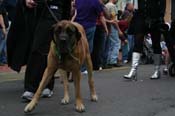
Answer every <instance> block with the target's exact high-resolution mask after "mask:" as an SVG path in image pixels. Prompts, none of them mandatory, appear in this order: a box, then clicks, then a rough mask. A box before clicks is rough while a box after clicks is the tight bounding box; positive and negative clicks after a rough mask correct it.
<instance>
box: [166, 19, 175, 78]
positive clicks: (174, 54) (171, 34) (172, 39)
mask: <svg viewBox="0 0 175 116" xmlns="http://www.w3.org/2000/svg"><path fill="white" fill-rule="evenodd" d="M165 41H166V45H167V47H168V51H169V54H170V59H171V63H170V65H169V67H168V72H169V75H170V76H171V77H174V76H175V20H173V21H172V23H171V28H170V30H169V31H168V32H167V35H166V40H165Z"/></svg>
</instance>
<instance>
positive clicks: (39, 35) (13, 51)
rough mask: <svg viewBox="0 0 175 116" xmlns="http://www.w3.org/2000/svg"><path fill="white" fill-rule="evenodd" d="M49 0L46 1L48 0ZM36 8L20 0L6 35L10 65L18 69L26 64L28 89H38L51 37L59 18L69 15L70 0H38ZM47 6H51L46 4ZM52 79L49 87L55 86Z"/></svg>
mask: <svg viewBox="0 0 175 116" xmlns="http://www.w3.org/2000/svg"><path fill="white" fill-rule="evenodd" d="M46 1H47V2H46ZM36 2H37V4H38V5H37V7H36V8H32V9H30V8H27V7H26V5H25V0H18V2H17V6H16V15H15V18H14V21H13V22H12V24H11V28H10V30H9V34H8V37H7V55H8V65H9V67H11V68H12V69H13V70H15V71H17V72H19V71H20V70H21V67H22V66H24V65H27V68H26V73H25V90H26V91H30V92H35V91H36V89H37V88H38V85H39V82H40V81H41V78H42V75H43V73H44V70H45V68H46V66H47V55H48V52H49V47H50V42H51V39H52V38H51V37H50V30H51V28H52V25H53V24H55V23H56V20H55V19H54V18H53V15H51V12H49V9H50V10H51V11H52V13H54V16H56V17H57V19H58V20H64V19H69V18H70V9H71V0H37V1H36ZM47 5H48V7H47ZM48 8H49V9H48ZM53 80H54V79H52V81H51V84H50V86H48V88H50V89H53Z"/></svg>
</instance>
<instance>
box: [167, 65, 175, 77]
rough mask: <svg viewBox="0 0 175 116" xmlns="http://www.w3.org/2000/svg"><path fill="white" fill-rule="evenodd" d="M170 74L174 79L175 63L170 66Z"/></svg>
mask: <svg viewBox="0 0 175 116" xmlns="http://www.w3.org/2000/svg"><path fill="white" fill-rule="evenodd" d="M168 72H169V75H170V76H171V77H174V76H175V63H171V64H170V65H169V69H168Z"/></svg>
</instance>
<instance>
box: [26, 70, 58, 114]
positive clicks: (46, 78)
mask: <svg viewBox="0 0 175 116" xmlns="http://www.w3.org/2000/svg"><path fill="white" fill-rule="evenodd" d="M50 71H51V70H49V69H48V68H46V70H45V72H44V76H43V78H42V80H41V83H40V85H39V88H38V89H37V91H36V93H35V95H34V97H33V99H32V101H31V102H30V103H29V104H28V105H27V106H26V107H25V109H24V112H25V113H27V112H31V111H32V110H34V108H35V106H36V105H37V103H38V101H39V98H40V96H41V93H42V91H43V89H44V88H45V86H46V85H47V84H48V82H49V80H50V79H51V78H52V76H53V74H54V72H55V71H53V72H50Z"/></svg>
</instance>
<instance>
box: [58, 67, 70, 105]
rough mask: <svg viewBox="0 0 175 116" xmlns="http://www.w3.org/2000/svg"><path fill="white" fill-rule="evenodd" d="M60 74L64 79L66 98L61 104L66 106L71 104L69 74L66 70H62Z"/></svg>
mask: <svg viewBox="0 0 175 116" xmlns="http://www.w3.org/2000/svg"><path fill="white" fill-rule="evenodd" d="M60 74H61V76H62V78H63V86H64V98H63V99H62V100H61V104H63V105H66V104H68V103H69V83H68V79H67V72H66V71H65V70H60Z"/></svg>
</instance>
